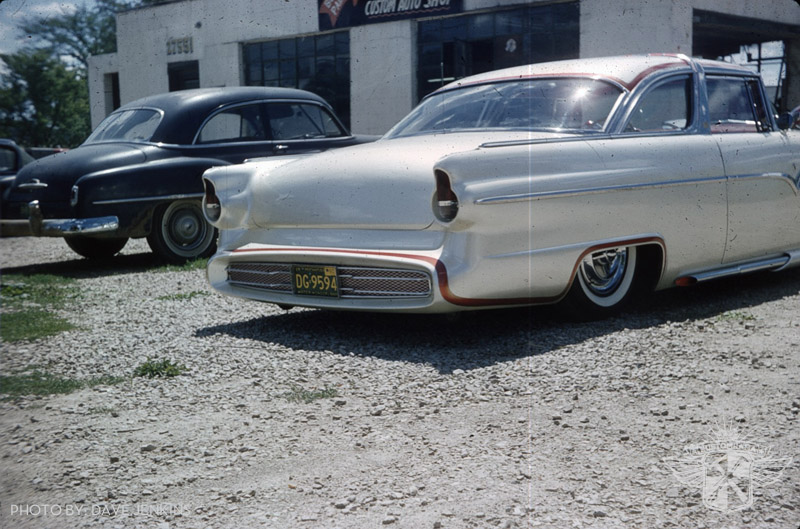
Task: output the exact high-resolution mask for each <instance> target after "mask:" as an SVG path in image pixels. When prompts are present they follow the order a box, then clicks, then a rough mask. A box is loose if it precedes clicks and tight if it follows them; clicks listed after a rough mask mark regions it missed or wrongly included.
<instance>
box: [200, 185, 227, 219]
mask: <svg viewBox="0 0 800 529" xmlns="http://www.w3.org/2000/svg"><path fill="white" fill-rule="evenodd" d="M203 187H204V188H205V190H206V194H205V196H204V197H203V211H204V212H205V215H206V218H207V219H208V220H209V222H216V221H218V220H219V217H220V215H221V214H222V206H221V205H220V203H219V198H218V197H217V191H216V189H214V184H212V183H211V180H206V179H205V178H204V179H203Z"/></svg>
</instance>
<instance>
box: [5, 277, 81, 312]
mask: <svg viewBox="0 0 800 529" xmlns="http://www.w3.org/2000/svg"><path fill="white" fill-rule="evenodd" d="M74 284H75V280H74V279H72V278H70V277H62V276H54V275H51V274H34V275H29V276H26V275H21V274H6V275H3V276H2V277H0V299H2V300H3V305H4V306H6V307H8V308H11V309H16V308H20V307H22V306H25V305H30V304H33V305H39V306H43V307H53V308H60V307H63V306H64V305H65V303H66V302H67V301H68V300H70V299H74V298H77V297H78V289H77V288H75V286H74Z"/></svg>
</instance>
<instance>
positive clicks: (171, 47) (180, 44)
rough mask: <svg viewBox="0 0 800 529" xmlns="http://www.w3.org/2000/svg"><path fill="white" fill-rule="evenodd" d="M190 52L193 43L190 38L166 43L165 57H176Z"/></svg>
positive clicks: (192, 48) (171, 40) (170, 40)
mask: <svg viewBox="0 0 800 529" xmlns="http://www.w3.org/2000/svg"><path fill="white" fill-rule="evenodd" d="M192 52H194V43H193V42H192V37H183V38H180V39H169V40H168V41H167V55H178V54H181V53H192Z"/></svg>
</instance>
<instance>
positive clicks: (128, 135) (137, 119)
mask: <svg viewBox="0 0 800 529" xmlns="http://www.w3.org/2000/svg"><path fill="white" fill-rule="evenodd" d="M159 123H161V112H158V111H157V110H153V109H147V108H139V109H135V110H123V111H120V112H114V113H113V114H111V115H110V116H108V117H107V118H106V119H104V120H103V121H102V123H100V125H98V126H97V128H96V129H94V132H92V134H91V135H90V136H89V137H88V138H87V139H86V142H85V143H101V142H105V141H150V139H151V138H152V137H153V134H154V133H155V131H156V129H157V128H158V124H159Z"/></svg>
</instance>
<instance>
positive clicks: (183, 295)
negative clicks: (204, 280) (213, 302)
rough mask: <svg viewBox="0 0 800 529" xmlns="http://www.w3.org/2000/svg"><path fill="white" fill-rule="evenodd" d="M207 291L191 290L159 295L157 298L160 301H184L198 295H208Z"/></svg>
mask: <svg viewBox="0 0 800 529" xmlns="http://www.w3.org/2000/svg"><path fill="white" fill-rule="evenodd" d="M208 295H209V294H208V292H204V291H201V290H193V291H192V292H179V293H177V294H167V295H166V296H159V297H158V298H157V299H159V300H161V301H185V300H189V299H192V298H196V297H198V296H208Z"/></svg>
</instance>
